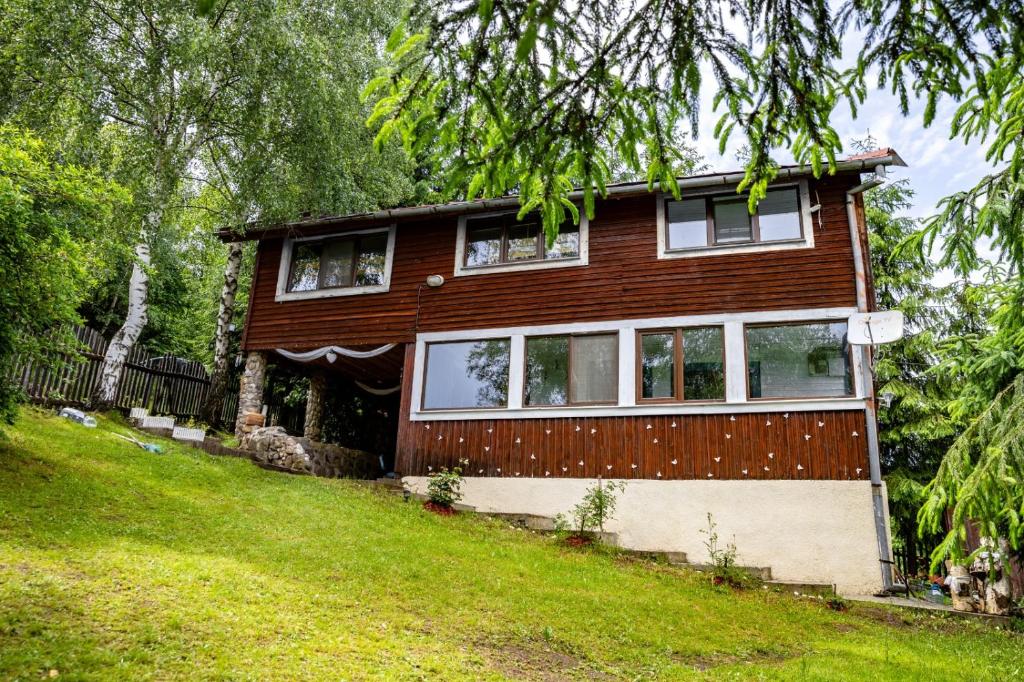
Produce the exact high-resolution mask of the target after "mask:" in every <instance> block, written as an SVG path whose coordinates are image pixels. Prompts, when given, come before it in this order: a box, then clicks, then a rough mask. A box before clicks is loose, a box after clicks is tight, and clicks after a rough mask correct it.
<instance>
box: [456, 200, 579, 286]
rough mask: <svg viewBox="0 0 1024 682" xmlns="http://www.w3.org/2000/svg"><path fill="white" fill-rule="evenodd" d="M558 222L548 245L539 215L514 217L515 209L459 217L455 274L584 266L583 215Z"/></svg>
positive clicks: (515, 215)
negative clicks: (576, 221) (557, 226)
mask: <svg viewBox="0 0 1024 682" xmlns="http://www.w3.org/2000/svg"><path fill="white" fill-rule="evenodd" d="M580 221H581V222H580V224H579V225H575V224H573V223H572V222H571V221H566V222H565V223H563V224H562V226H561V228H560V229H559V231H558V236H556V237H555V240H554V242H553V243H552V244H551V245H550V246H548V244H547V240H546V239H545V236H544V230H543V227H542V225H541V220H540V216H539V215H537V214H530V215H528V216H526V217H525V218H523V219H522V220H518V219H517V214H516V212H515V211H510V212H503V213H491V214H485V215H471V216H463V217H461V218H460V219H459V230H458V243H457V248H456V263H455V274H456V275H471V274H478V273H486V272H507V271H510V270H518V269H531V268H550V267H564V266H568V265H585V264H586V256H587V223H586V217H585V216H581V217H580Z"/></svg>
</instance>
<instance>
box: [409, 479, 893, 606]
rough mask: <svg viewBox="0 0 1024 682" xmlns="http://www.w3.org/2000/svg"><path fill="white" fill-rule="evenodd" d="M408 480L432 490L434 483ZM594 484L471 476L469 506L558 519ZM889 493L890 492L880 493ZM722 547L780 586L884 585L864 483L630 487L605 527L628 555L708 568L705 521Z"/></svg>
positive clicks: (859, 589) (856, 590) (859, 588)
mask: <svg viewBox="0 0 1024 682" xmlns="http://www.w3.org/2000/svg"><path fill="white" fill-rule="evenodd" d="M403 481H404V482H405V483H406V484H408V485H409V487H410V488H411V489H413V490H414V491H415V492H420V493H425V492H426V487H427V478H425V477H422V476H408V477H406V478H404V479H403ZM595 483H596V481H595V480H594V479H581V478H573V479H570V478H561V479H537V478H466V479H465V480H464V482H463V492H464V494H465V497H464V498H463V500H462V503H463V504H467V505H471V506H473V507H476V508H477V510H479V511H482V512H509V513H524V514H525V513H529V514H537V515H540V516H554V515H555V514H558V513H561V512H567V511H568V510H569V509H570V508H571V507H572V506H573V505H575V504H576V503H577V502H579V501H580V499H581V498H582V497H583V495H584V493H585V492H586V490H587V488H588V487H590V486H592V485H594V484H595ZM884 494H885V492H884V488H883V495H884ZM708 512H710V513H711V514H712V515H713V516H714V520H715V523H716V524H717V531H718V534H719V538H720V542H721V543H722V544H724V543H725V542H728V541H730V540H734V541H735V543H736V547H737V550H738V561H739V564H740V565H743V566H759V567H765V566H767V567H770V568H771V570H772V577H773V578H774V579H775V580H783V581H787V582H812V583H831V584H834V585H835V586H836V589H837V591H838V592H839V593H841V594H870V593H873V592H877V591H878V590H879V589H881V587H882V579H881V568H880V565H879V561H878V542H877V538H876V535H875V526H874V520H873V519H874V515H873V507H872V501H871V484H870V483H869V482H867V481H650V480H632V481H627V482H626V490H625V491H624V492H623V493H622V495H621V496H620V497H619V502H618V507H617V509H616V513H615V518H614V519H613V520H612V521H611V522H610V523H609V524H608V525H607V526H606V527H605V530H607V531H610V532H613V533H617V534H618V537H619V544H620V545H621V546H623V547H626V548H630V549H642V550H662V551H681V552H686V555H687V557H688V559H689V561H690V562H691V563H706V562H707V561H708V556H707V551H706V549H705V547H704V541H705V539H706V535H704V534H702V533H701V532H700V531H701V530H704V529H706V528H707V514H708Z"/></svg>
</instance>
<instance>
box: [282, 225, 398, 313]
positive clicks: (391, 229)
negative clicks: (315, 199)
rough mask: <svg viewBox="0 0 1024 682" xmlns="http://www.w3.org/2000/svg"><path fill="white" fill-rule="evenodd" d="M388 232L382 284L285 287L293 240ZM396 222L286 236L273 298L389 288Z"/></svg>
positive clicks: (292, 298) (374, 291) (356, 293)
mask: <svg viewBox="0 0 1024 682" xmlns="http://www.w3.org/2000/svg"><path fill="white" fill-rule="evenodd" d="M385 232H386V233H387V235H388V245H387V249H386V251H385V252H384V281H383V282H382V283H381V284H373V285H370V286H362V287H331V288H329V289H313V290H312V291H288V276H289V274H290V273H291V267H292V252H293V251H294V250H295V245H296V244H301V243H302V242H312V241H330V240H331V239H340V238H345V237H350V236H354V235H362V234H382V233H385ZM396 232H397V226H396V225H394V224H392V225H386V226H383V227H370V228H367V229H365V230H350V231H346V232H331V233H329V234H318V235H316V236H313V237H286V238H285V240H284V244H282V245H281V263H280V265H279V266H278V271H277V292H276V294H275V295H274V300H275V301H277V302H279V303H280V302H281V301H302V300H306V299H314V298H334V297H335V296H361V295H363V294H383V293H387V292H388V291H390V290H391V267H392V265H393V264H394V260H395V233H396Z"/></svg>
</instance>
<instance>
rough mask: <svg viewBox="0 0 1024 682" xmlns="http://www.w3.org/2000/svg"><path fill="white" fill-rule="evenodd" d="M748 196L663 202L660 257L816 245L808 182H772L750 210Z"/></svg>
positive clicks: (702, 195) (703, 196)
mask: <svg viewBox="0 0 1024 682" xmlns="http://www.w3.org/2000/svg"><path fill="white" fill-rule="evenodd" d="M748 198H749V197H747V196H738V195H736V194H735V193H728V194H713V193H699V194H696V195H693V196H684V197H683V198H681V199H678V200H677V199H673V198H671V197H667V198H663V199H661V200H660V203H659V204H658V223H659V226H658V229H659V233H658V257H659V258H676V257H685V256H693V255H700V254H711V253H716V252H718V253H733V252H737V251H743V250H747V249H767V250H772V249H786V248H801V247H810V246H813V245H814V236H813V230H812V226H811V219H810V216H811V212H810V206H809V203H810V202H809V198H808V190H807V183H806V182H804V181H800V182H799V183H796V184H793V185H784V186H774V187H770V188H769V189H768V192H767V196H766V197H765V198H764V199H762V200H761V201H760V202H759V203H758V206H757V209H756V211H755V212H754V213H753V214H751V213H750V210H749V208H748V205H747V200H748Z"/></svg>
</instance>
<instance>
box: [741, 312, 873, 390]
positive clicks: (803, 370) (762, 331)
mask: <svg viewBox="0 0 1024 682" xmlns="http://www.w3.org/2000/svg"><path fill="white" fill-rule="evenodd" d="M746 337H747V338H746V344H747V397H748V398H753V399H757V398H841V397H845V396H849V395H853V380H852V377H851V374H850V349H849V345H848V344H847V341H846V322H845V321H843V322H809V323H808V322H804V323H794V324H781V325H748V326H747V327H746Z"/></svg>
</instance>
